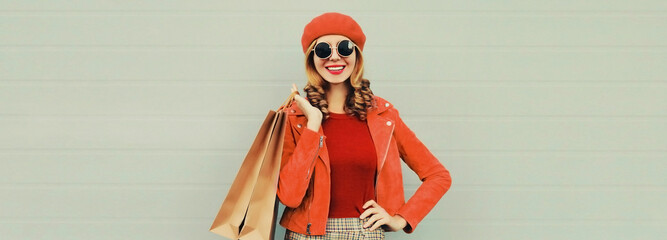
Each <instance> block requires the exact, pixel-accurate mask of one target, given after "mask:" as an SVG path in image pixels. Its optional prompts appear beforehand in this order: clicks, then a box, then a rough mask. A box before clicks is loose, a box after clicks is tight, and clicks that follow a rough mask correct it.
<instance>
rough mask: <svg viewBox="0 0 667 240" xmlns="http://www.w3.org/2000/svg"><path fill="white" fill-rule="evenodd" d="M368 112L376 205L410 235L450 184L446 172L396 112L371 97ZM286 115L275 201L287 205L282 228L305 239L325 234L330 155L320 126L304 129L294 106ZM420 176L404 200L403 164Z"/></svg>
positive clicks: (301, 116)
mask: <svg viewBox="0 0 667 240" xmlns="http://www.w3.org/2000/svg"><path fill="white" fill-rule="evenodd" d="M374 105H375V106H374V107H373V108H371V109H369V111H368V114H367V123H368V128H369V129H370V132H371V136H372V138H373V142H374V144H375V150H376V151H377V157H378V163H377V166H378V168H377V169H378V170H377V171H378V174H377V179H376V185H375V189H376V198H377V203H378V204H379V205H380V206H382V207H383V208H384V209H385V210H386V211H387V212H388V213H389V214H390V215H392V216H393V215H395V214H398V215H400V216H402V217H403V218H404V219H405V220H406V221H407V223H408V225H407V226H406V227H405V229H404V231H405V232H407V233H411V232H412V231H413V230H414V229H415V228H416V227H417V224H419V222H420V221H421V220H422V219H423V218H424V217H425V216H426V214H427V213H428V212H429V211H431V209H432V208H433V207H434V206H435V204H436V203H437V202H438V201H439V200H440V198H441V197H442V195H444V194H445V192H447V190H448V189H449V187H450V185H451V182H452V181H451V177H450V175H449V171H447V169H446V168H445V167H444V166H443V165H442V164H440V162H439V161H438V159H436V158H435V156H433V154H432V153H431V152H430V151H429V150H428V149H427V148H426V146H424V144H423V143H422V142H421V141H419V139H417V137H416V136H415V134H414V133H413V132H412V131H411V130H410V129H409V128H408V127H407V126H406V125H405V123H403V121H402V120H401V118H400V117H399V114H398V111H397V110H396V109H395V108H393V106H392V105H391V104H390V103H389V102H387V101H386V100H384V99H382V98H380V97H377V96H376V97H375V104H374ZM286 112H287V113H288V119H287V126H286V129H285V130H286V131H285V143H284V146H283V156H282V162H281V169H280V177H279V181H278V198H279V199H280V201H281V202H282V203H283V204H284V205H285V206H287V208H286V209H285V212H284V213H283V216H282V218H281V220H280V225H282V226H283V227H285V228H287V229H289V230H291V231H294V232H298V233H302V234H307V235H323V234H325V227H326V221H327V217H328V213H329V200H330V178H329V173H330V168H329V157H328V156H329V154H328V152H327V146H326V144H325V141H324V140H325V138H326V136H324V134H323V132H322V128H320V130H319V132H315V131H312V130H310V129H308V128H306V123H307V121H308V120H307V119H306V117H305V116H304V115H303V113H302V112H301V111H300V110H299V108H298V107H297V106H296V104H292V106H290V107H289V108H287V109H286ZM400 159H403V161H404V162H405V163H406V164H407V165H408V166H409V167H410V168H411V169H412V170H413V171H414V172H415V173H417V175H418V176H419V178H420V179H421V180H422V184H421V185H420V186H419V188H418V189H417V191H416V192H415V194H414V195H413V196H412V197H411V198H410V199H409V200H408V202H407V203H406V202H405V199H404V192H403V178H402V174H401V162H400Z"/></svg>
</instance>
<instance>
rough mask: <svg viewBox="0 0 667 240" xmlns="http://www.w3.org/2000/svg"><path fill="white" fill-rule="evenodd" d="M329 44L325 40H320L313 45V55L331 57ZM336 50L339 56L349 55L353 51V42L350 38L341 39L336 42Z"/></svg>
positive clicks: (323, 57) (324, 57)
mask: <svg viewBox="0 0 667 240" xmlns="http://www.w3.org/2000/svg"><path fill="white" fill-rule="evenodd" d="M331 49H332V48H331V45H329V43H327V42H320V43H318V44H316V45H315V48H313V51H315V56H317V57H318V58H322V59H326V58H329V57H331V54H332V50H331ZM336 50H337V51H338V55H340V56H341V57H349V56H350V55H352V53H353V52H354V43H352V41H350V40H343V41H340V42H338V44H337V45H336Z"/></svg>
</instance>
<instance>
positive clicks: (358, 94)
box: [303, 40, 373, 121]
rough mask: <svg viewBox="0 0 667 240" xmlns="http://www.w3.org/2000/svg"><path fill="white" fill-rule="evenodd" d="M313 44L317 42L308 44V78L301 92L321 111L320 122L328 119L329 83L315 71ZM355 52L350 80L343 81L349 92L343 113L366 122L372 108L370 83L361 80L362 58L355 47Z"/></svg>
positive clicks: (362, 73) (362, 70) (366, 80)
mask: <svg viewBox="0 0 667 240" xmlns="http://www.w3.org/2000/svg"><path fill="white" fill-rule="evenodd" d="M315 42H317V40H316V41H313V42H312V43H310V46H309V47H308V51H307V52H306V76H307V77H308V84H306V87H304V88H303V90H304V91H305V92H306V96H307V97H308V101H309V102H310V104H311V105H313V107H316V108H318V109H320V111H322V116H323V117H322V120H324V119H327V118H329V109H328V107H329V103H327V96H326V92H327V91H326V90H328V89H329V82H327V81H325V80H324V79H323V78H322V76H320V74H319V73H318V72H317V69H315V63H314V62H313V48H314V47H315ZM355 51H356V52H357V54H356V64H355V66H354V70H353V71H352V74H351V75H350V78H348V79H347V80H346V81H345V84H346V85H347V87H348V90H349V91H348V94H347V98H346V100H345V112H346V113H347V114H350V115H353V116H356V117H357V118H359V119H360V120H362V121H363V120H366V113H367V111H368V109H369V108H371V107H372V106H373V91H371V88H370V85H371V83H370V81H368V79H365V78H363V75H364V58H363V57H362V56H361V51H359V48H357V47H356V46H355ZM333 54H336V53H333Z"/></svg>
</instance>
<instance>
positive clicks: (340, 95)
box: [327, 82, 348, 113]
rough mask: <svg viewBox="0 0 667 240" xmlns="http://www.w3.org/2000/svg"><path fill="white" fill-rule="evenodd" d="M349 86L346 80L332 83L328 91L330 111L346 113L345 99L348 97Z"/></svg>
mask: <svg viewBox="0 0 667 240" xmlns="http://www.w3.org/2000/svg"><path fill="white" fill-rule="evenodd" d="M347 92H348V88H347V86H346V85H345V82H342V83H336V84H330V85H329V91H327V103H329V112H333V113H345V99H346V98H347Z"/></svg>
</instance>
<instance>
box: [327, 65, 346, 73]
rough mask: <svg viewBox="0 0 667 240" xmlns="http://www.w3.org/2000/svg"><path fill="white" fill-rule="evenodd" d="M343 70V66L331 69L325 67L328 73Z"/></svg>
mask: <svg viewBox="0 0 667 240" xmlns="http://www.w3.org/2000/svg"><path fill="white" fill-rule="evenodd" d="M344 68H345V66H332V67H326V69H327V70H329V71H335V72H337V71H342V70H343V69H344Z"/></svg>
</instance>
